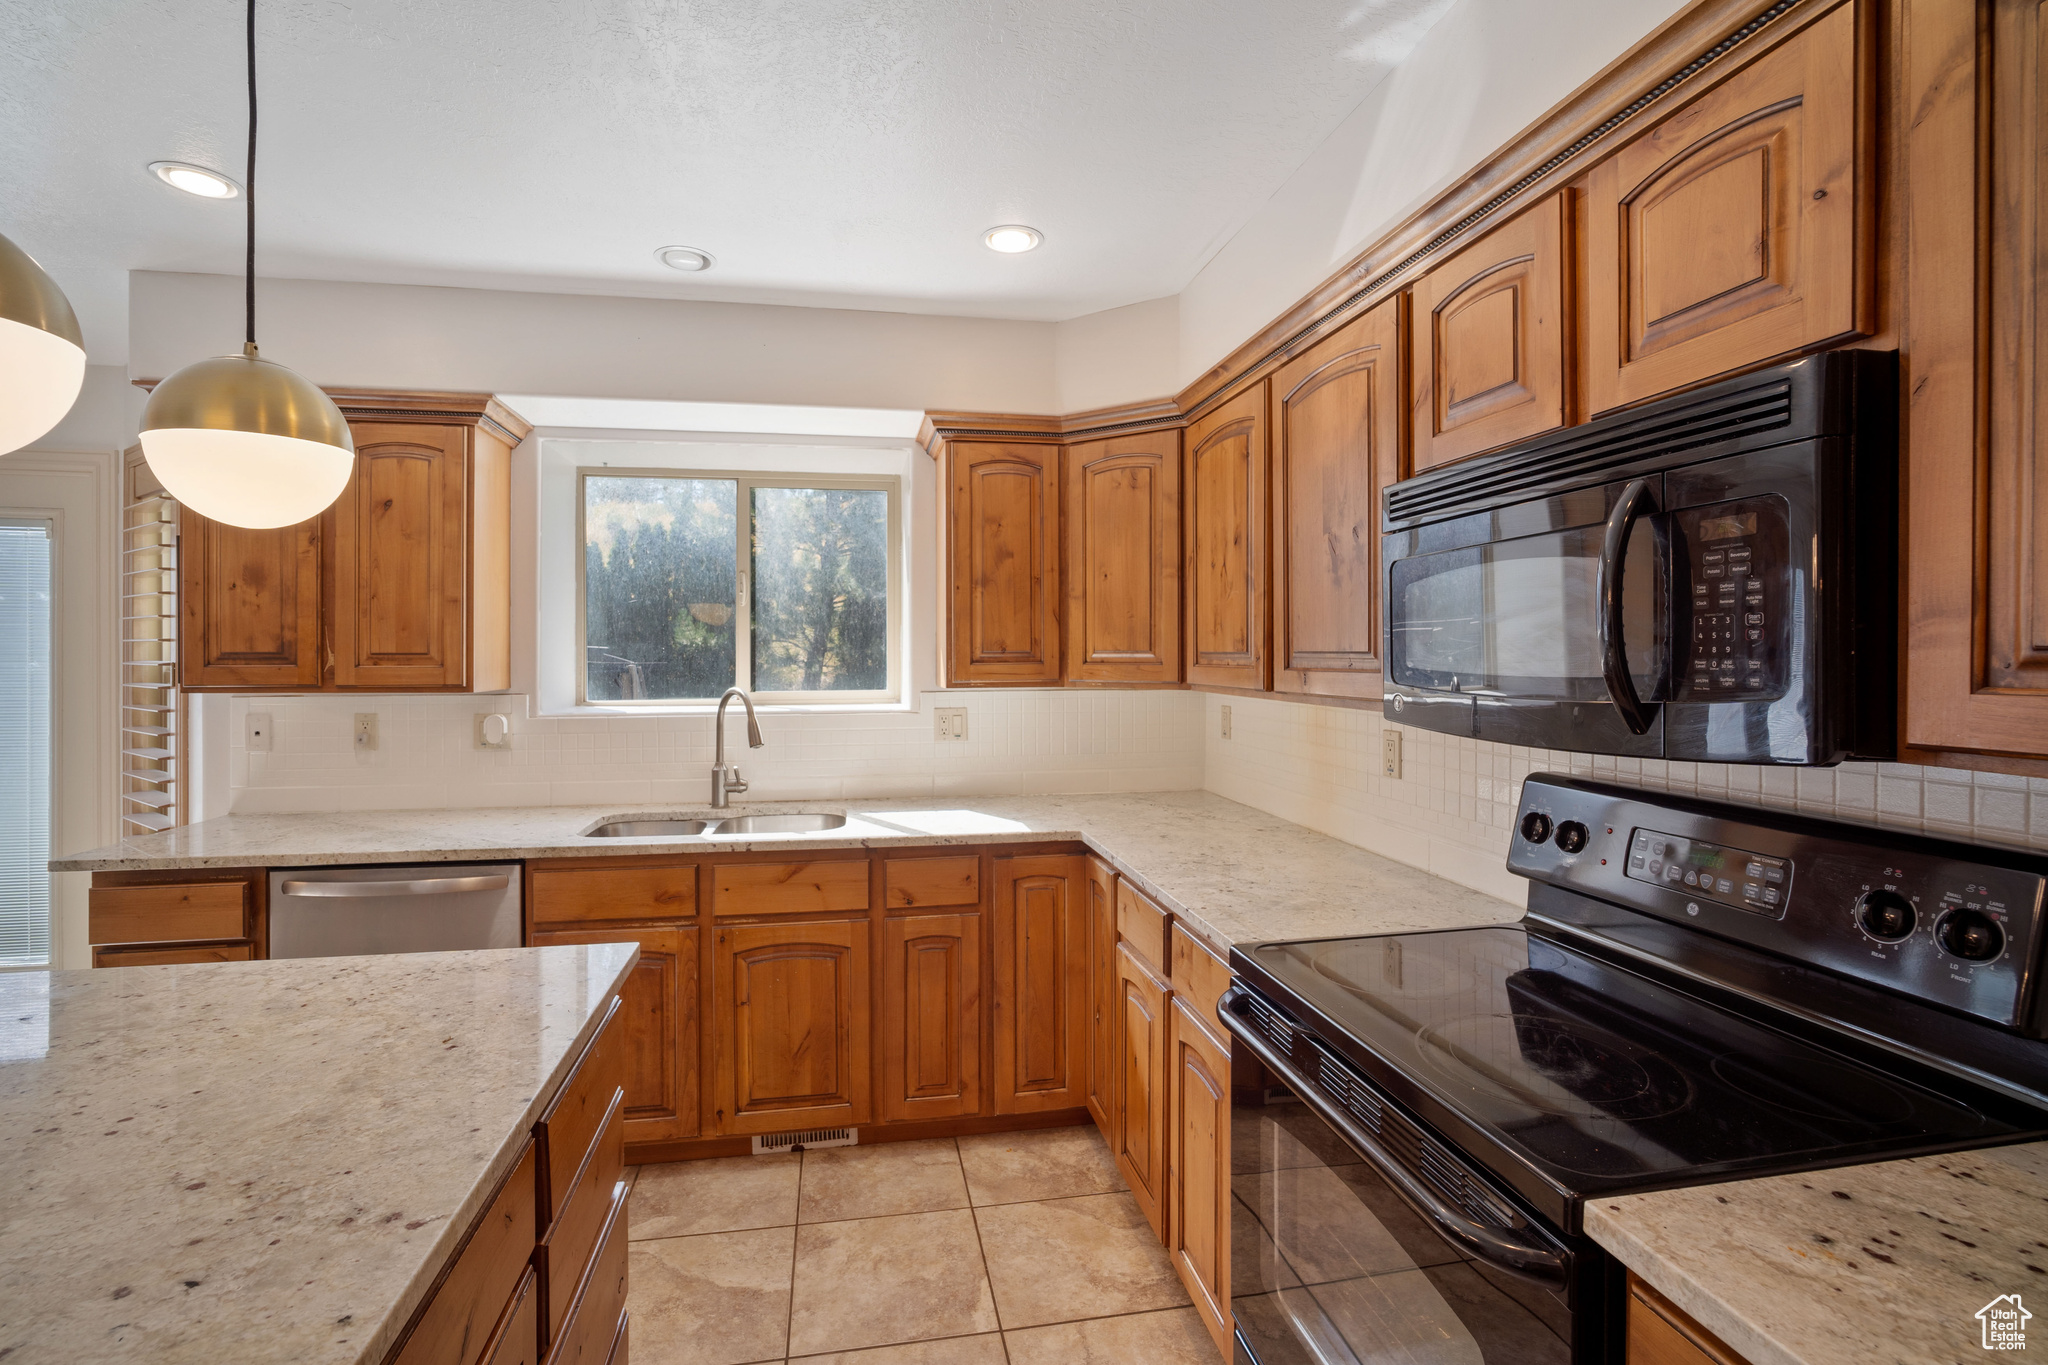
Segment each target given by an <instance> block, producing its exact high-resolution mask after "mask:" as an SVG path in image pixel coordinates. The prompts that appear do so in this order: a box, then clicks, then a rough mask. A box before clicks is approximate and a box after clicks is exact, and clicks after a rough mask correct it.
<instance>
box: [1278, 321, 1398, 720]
mask: <svg viewBox="0 0 2048 1365" xmlns="http://www.w3.org/2000/svg"><path fill="white" fill-rule="evenodd" d="M1406 304H1407V299H1406V297H1405V296H1396V297H1394V298H1391V299H1389V300H1387V301H1386V302H1385V303H1382V304H1380V305H1379V306H1378V307H1376V308H1374V309H1373V310H1372V311H1370V312H1368V313H1367V314H1365V316H1363V317H1361V318H1359V319H1357V320H1356V321H1354V322H1351V323H1348V324H1346V325H1345V326H1344V327H1343V328H1342V329H1341V330H1339V331H1338V332H1336V333H1335V334H1334V335H1332V336H1330V337H1327V338H1325V339H1324V340H1323V341H1321V342H1318V343H1317V344H1316V345H1315V346H1313V347H1311V348H1310V349H1309V350H1307V351H1304V352H1303V353H1302V354H1301V355H1299V356H1296V357H1295V358H1294V359H1293V360H1291V361H1289V362H1288V363H1287V364H1286V365H1284V366H1282V367H1281V369H1280V370H1279V372H1278V373H1276V374H1275V375H1274V376H1273V690H1274V691H1276V692H1302V693H1320V694H1325V695H1332V696H1345V697H1369V696H1378V695H1379V691H1380V594H1379V572H1380V490H1381V489H1382V488H1384V487H1386V486H1387V485H1388V484H1390V483H1393V482H1395V481H1396V480H1398V479H1399V478H1400V477H1401V418H1402V409H1403V407H1404V395H1405V394H1406V393H1407V388H1406V385H1405V383H1404V376H1403V375H1402V373H1401V368H1402V367H1401V349H1402V347H1401V341H1402V328H1401V313H1402V309H1403V308H1404V307H1405V306H1406Z"/></svg>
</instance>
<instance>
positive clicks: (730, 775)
mask: <svg viewBox="0 0 2048 1365" xmlns="http://www.w3.org/2000/svg"><path fill="white" fill-rule="evenodd" d="M725 789H726V790H727V791H729V792H743V791H745V790H746V789H747V783H746V779H745V778H743V777H741V776H740V765H739V764H737V763H735V764H733V765H732V766H731V767H729V768H727V769H726V770H725Z"/></svg>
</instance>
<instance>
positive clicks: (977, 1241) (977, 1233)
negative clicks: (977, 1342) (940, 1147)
mask: <svg viewBox="0 0 2048 1365" xmlns="http://www.w3.org/2000/svg"><path fill="white" fill-rule="evenodd" d="M953 1155H954V1156H955V1157H956V1158H957V1159H958V1160H959V1162H960V1183H961V1184H962V1185H963V1186H965V1187H966V1189H967V1218H968V1221H969V1222H971V1223H973V1224H974V1249H975V1250H976V1251H979V1252H980V1253H981V1280H982V1283H983V1284H986V1285H987V1286H988V1306H989V1311H990V1312H992V1313H994V1314H995V1315H996V1345H998V1346H1000V1347H1001V1348H1002V1351H1003V1365H1010V1339H1009V1338H1008V1337H1006V1336H1004V1335H1003V1306H1002V1304H1001V1303H999V1302H997V1300H996V1277H995V1276H994V1274H992V1273H991V1272H990V1270H989V1268H988V1245H987V1243H985V1242H983V1241H982V1240H981V1210H980V1209H979V1208H977V1207H976V1206H975V1203H974V1187H973V1186H972V1185H970V1184H968V1180H967V1157H966V1155H965V1154H964V1153H963V1152H961V1150H960V1139H959V1138H957V1137H956V1138H954V1139H953Z"/></svg>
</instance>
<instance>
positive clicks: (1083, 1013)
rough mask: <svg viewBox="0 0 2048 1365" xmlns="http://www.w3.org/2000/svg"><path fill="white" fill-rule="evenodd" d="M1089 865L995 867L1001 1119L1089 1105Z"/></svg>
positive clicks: (1042, 858)
mask: <svg viewBox="0 0 2048 1365" xmlns="http://www.w3.org/2000/svg"><path fill="white" fill-rule="evenodd" d="M1087 883H1088V860H1087V859H1086V858H1084V857H1080V856H1075V855H1067V854H1052V855H1032V856H1025V857H1011V858H997V859H996V860H995V923H994V926H993V928H994V937H995V1103H994V1105H993V1110H994V1112H995V1113H998V1114H1024V1113H1031V1112H1034V1111H1037V1110H1042V1109H1079V1108H1081V1107H1082V1106H1083V1105H1085V1104H1086V1103H1087V1102H1088V1003H1089V1002H1088V945H1087V941H1086V934H1087V926H1088V919H1087V908H1086V900H1085V897H1086V894H1087Z"/></svg>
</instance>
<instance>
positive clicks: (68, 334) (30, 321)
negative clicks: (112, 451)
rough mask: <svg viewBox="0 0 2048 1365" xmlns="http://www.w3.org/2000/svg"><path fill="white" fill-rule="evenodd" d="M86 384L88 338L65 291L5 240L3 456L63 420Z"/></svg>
mask: <svg viewBox="0 0 2048 1365" xmlns="http://www.w3.org/2000/svg"><path fill="white" fill-rule="evenodd" d="M84 383H85V338H84V337H83V336H82V335H81V334H80V333H79V330H78V315H77V314H76V313H74V312H72V311H71V301H70V300H69V299H67V298H65V297H64V291H63V290H61V289H59V288H58V287H57V282H56V281H55V280H53V279H51V278H50V277H49V275H48V274H47V273H45V271H44V270H43V268H42V267H41V266H39V265H37V264H36V263H35V259H34V258H33V257H32V256H30V255H29V254H28V253H27V252H26V251H23V250H22V249H21V248H20V247H18V246H16V245H15V244H14V243H12V242H10V241H8V240H7V239H6V238H5V237H0V455H5V454H6V453H7V452H8V451H10V450H19V449H21V448H22V447H23V446H25V445H27V444H28V443H29V442H30V441H33V440H35V439H36V438H37V437H39V436H41V435H43V434H44V433H45V432H47V431H49V429H50V428H51V427H54V426H56V425H57V423H59V422H61V421H63V420H64V414H65V413H67V412H69V411H71V405H72V404H73V403H75V402H77V401H78V390H79V387H80V386H81V385H83V384H84Z"/></svg>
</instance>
